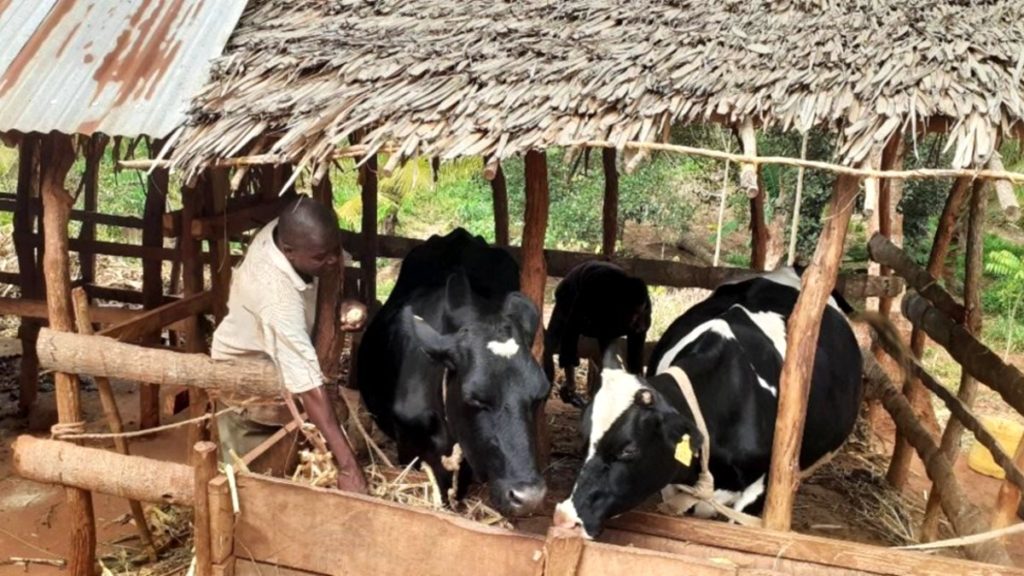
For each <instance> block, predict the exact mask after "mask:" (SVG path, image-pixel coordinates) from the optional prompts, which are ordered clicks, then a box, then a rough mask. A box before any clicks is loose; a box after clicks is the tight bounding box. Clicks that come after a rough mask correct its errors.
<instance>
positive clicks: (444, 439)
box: [358, 228, 551, 514]
mask: <svg viewBox="0 0 1024 576" xmlns="http://www.w3.org/2000/svg"><path fill="white" fill-rule="evenodd" d="M518 289H519V267H518V265H517V264H516V263H515V261H514V260H513V259H512V258H511V256H509V255H508V253H506V252H505V251H504V250H501V249H500V248H491V247H489V246H488V245H487V243H486V242H485V241H484V240H483V238H480V237H479V236H471V235H470V234H469V233H468V232H466V231H465V230H463V229H461V228H457V229H455V230H454V231H452V232H451V233H449V234H448V235H447V236H444V237H440V236H431V237H430V239H428V240H427V241H426V242H425V243H424V244H421V245H420V246H417V247H416V248H414V249H413V250H411V251H410V252H409V254H408V255H407V256H406V258H405V260H404V261H403V263H402V268H401V271H400V272H399V275H398V281H397V282H396V284H395V288H394V290H393V291H392V293H391V296H390V297H389V298H388V300H387V302H386V303H385V304H384V306H383V307H382V308H381V309H380V311H379V312H378V313H377V314H376V316H374V318H373V320H372V321H371V322H370V324H369V326H367V329H366V333H365V335H364V336H363V339H362V342H361V345H360V348H359V358H358V371H359V374H358V382H359V389H360V392H361V393H362V397H363V401H364V402H365V403H366V406H367V408H369V410H370V413H371V414H372V415H373V417H374V420H375V422H376V423H377V425H378V426H380V428H381V430H383V431H384V432H385V433H386V434H387V435H388V436H390V437H391V438H394V439H395V441H396V442H397V444H398V452H399V459H400V460H401V462H402V463H408V462H411V461H412V460H413V458H420V459H421V460H422V461H424V462H426V463H427V464H428V465H429V466H430V467H431V469H432V470H433V472H434V473H435V475H436V476H437V478H438V484H439V486H440V488H441V491H442V494H445V495H447V493H448V490H449V488H450V487H451V485H452V480H453V474H452V473H451V472H450V471H448V470H446V469H445V467H444V466H443V465H442V458H443V457H445V456H450V455H451V454H452V452H453V447H454V446H455V444H456V443H458V445H459V446H460V448H461V450H462V453H463V454H464V456H465V461H464V463H463V464H462V466H461V467H460V469H459V478H458V480H459V482H458V487H459V492H460V493H459V494H458V495H457V496H458V497H461V495H462V491H464V489H465V487H466V485H467V484H468V483H469V481H470V479H471V478H473V477H474V476H475V477H476V479H478V480H480V481H487V482H489V484H490V494H491V501H492V502H493V503H494V504H495V505H496V506H497V507H498V508H500V509H501V510H502V511H504V512H506V513H510V514H522V513H527V512H530V511H532V510H533V509H535V508H536V507H537V506H538V505H539V504H540V503H541V502H542V500H543V497H544V492H545V487H544V480H543V478H542V477H541V475H540V472H539V470H538V468H537V463H536V458H535V455H536V447H537V438H536V432H535V430H536V429H535V422H534V419H535V416H534V415H535V413H536V409H537V407H538V406H539V405H540V404H541V402H542V401H543V400H544V399H546V398H547V395H548V393H549V391H550V389H551V388H550V384H549V383H548V381H547V379H546V378H545V377H544V372H543V371H542V370H541V367H540V365H539V364H538V363H537V361H536V360H535V359H534V358H533V356H532V355H531V354H530V347H531V344H532V342H533V336H534V334H535V333H536V331H537V327H538V324H539V322H540V314H539V313H538V311H537V308H536V306H534V304H533V303H532V302H531V301H530V300H529V299H528V298H527V297H526V296H524V295H523V294H521V293H520V292H518Z"/></svg>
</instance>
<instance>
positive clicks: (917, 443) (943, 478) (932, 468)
mask: <svg viewBox="0 0 1024 576" xmlns="http://www.w3.org/2000/svg"><path fill="white" fill-rule="evenodd" d="M875 368H876V370H877V372H879V373H881V374H880V375H878V376H876V377H869V378H867V379H866V380H867V381H868V383H869V386H871V387H874V388H875V390H872V391H871V393H872V395H873V396H876V397H877V398H879V399H880V400H881V402H882V405H883V406H884V407H885V409H886V410H887V411H888V412H889V414H890V415H891V416H892V419H893V422H895V423H896V427H897V428H898V429H899V431H900V432H901V434H902V435H903V437H904V438H906V439H907V441H908V442H910V444H911V445H912V446H913V447H914V449H915V450H916V451H917V453H918V455H919V456H920V457H921V460H922V461H923V462H924V465H925V471H926V472H927V473H928V478H929V479H930V480H931V481H932V483H933V484H935V485H941V486H942V489H941V492H940V493H939V497H940V499H941V502H942V510H943V512H945V513H946V517H947V518H949V521H950V523H951V524H953V529H954V530H955V531H956V533H957V535H959V536H968V535H971V534H978V533H981V532H984V531H985V530H986V528H987V527H986V525H985V523H984V522H983V520H982V518H983V515H982V513H981V511H980V510H978V508H977V507H976V506H974V505H973V504H971V501H970V499H969V498H968V497H967V495H966V494H964V492H963V490H962V489H961V488H960V483H959V482H957V479H956V474H955V473H954V472H953V468H952V466H951V465H950V463H949V460H946V458H945V456H944V455H943V454H942V452H941V450H940V449H939V447H938V446H937V445H936V444H935V441H934V440H932V436H931V434H930V433H929V432H928V431H927V430H925V429H924V427H922V426H921V424H920V422H918V419H917V416H916V415H915V413H914V409H913V408H912V407H911V405H910V402H909V401H908V400H907V398H906V397H905V396H904V395H902V394H900V392H899V391H897V390H896V388H895V387H893V386H892V384H891V383H889V381H888V378H886V377H885V375H884V372H882V369H881V368H880V367H878V366H877V365H876V366H875ZM964 550H965V551H966V552H967V555H968V557H970V558H971V559H972V560H978V561H981V562H988V563H992V564H999V565H1002V566H1013V562H1012V561H1011V560H1010V557H1009V555H1008V554H1007V553H1006V549H1005V548H1003V546H1002V545H1001V544H999V542H998V541H994V540H988V541H985V542H981V543H978V544H973V545H970V546H965V547H964Z"/></svg>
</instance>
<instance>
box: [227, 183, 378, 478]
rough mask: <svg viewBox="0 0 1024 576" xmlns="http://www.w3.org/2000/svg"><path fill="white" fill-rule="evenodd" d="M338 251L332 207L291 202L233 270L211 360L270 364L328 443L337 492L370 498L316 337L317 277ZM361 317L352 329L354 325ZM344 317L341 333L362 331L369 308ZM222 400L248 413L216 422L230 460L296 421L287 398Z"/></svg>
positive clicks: (356, 306)
mask: <svg viewBox="0 0 1024 576" xmlns="http://www.w3.org/2000/svg"><path fill="white" fill-rule="evenodd" d="M340 252H341V242H340V234H339V233H338V222H337V219H336V216H335V215H334V213H333V212H332V211H331V210H330V209H329V208H327V207H326V206H324V205H322V204H320V203H318V202H315V201H313V200H310V199H308V198H304V197H301V196H300V197H299V198H298V199H297V200H295V201H294V202H292V203H291V204H289V205H288V206H287V207H286V208H285V209H284V211H283V212H282V213H281V215H280V217H278V218H277V219H276V220H274V221H272V222H270V223H269V224H267V225H266V226H265V227H264V228H263V229H262V230H260V231H259V233H257V234H256V237H255V238H254V239H253V241H252V244H250V246H249V249H248V251H247V253H246V255H245V259H244V260H243V261H242V263H241V265H239V266H238V268H236V269H235V271H234V275H233V278H232V280H231V294H230V296H229V298H228V314H227V316H225V317H224V320H223V321H222V322H221V324H220V326H218V327H217V330H216V331H215V332H214V334H213V344H212V346H211V356H212V357H213V358H214V359H218V360H219V359H237V358H267V359H270V360H272V361H273V362H274V364H275V365H276V366H277V368H278V371H279V373H280V375H281V380H282V384H283V386H284V390H282V392H285V390H287V392H288V393H291V394H293V395H295V396H297V397H298V398H299V399H300V400H301V401H302V407H303V408H305V410H306V414H307V415H308V416H309V419H310V421H312V422H313V424H314V425H315V426H316V427H317V429H319V430H320V433H321V434H322V435H323V437H324V440H326V441H327V447H328V449H329V450H330V451H331V453H332V454H333V455H334V458H335V460H336V462H337V464H338V488H340V489H342V490H348V491H353V492H364V493H365V492H366V480H365V479H364V478H363V474H362V471H361V470H360V468H359V466H358V464H357V463H356V460H355V457H354V456H353V454H352V449H351V448H350V447H349V445H348V443H347V442H346V441H345V437H344V436H343V435H342V432H341V427H340V426H339V425H338V420H337V417H336V415H335V413H334V410H333V409H332V407H331V404H330V401H329V400H328V397H327V394H326V391H325V390H324V387H323V380H324V377H323V373H322V372H321V371H320V364H319V362H318V361H317V355H316V350H315V349H314V348H313V343H312V341H311V339H310V334H311V333H312V330H313V320H314V319H315V317H316V295H317V280H316V279H317V277H318V276H320V275H322V274H323V273H325V272H327V271H328V270H330V269H331V268H332V267H334V266H336V265H337V263H338V258H339V254H340ZM353 310H358V312H355V313H353ZM356 317H358V320H356V321H355V322H354V323H353V322H351V321H350V320H349V318H356ZM341 318H342V329H343V330H347V331H353V330H358V329H359V328H361V326H362V324H363V323H364V322H365V319H366V311H365V308H362V304H360V303H358V302H354V301H351V302H350V301H346V302H345V303H344V304H343V306H342V314H341ZM329 320H334V319H329ZM221 401H222V402H223V403H225V404H227V405H229V406H241V407H243V408H244V411H243V412H242V413H235V412H228V413H226V414H224V415H223V416H222V417H220V418H219V419H218V427H217V429H218V432H219V434H220V441H221V457H222V459H225V460H226V461H227V459H228V458H230V456H229V449H234V451H235V453H236V454H239V455H241V454H245V453H246V452H248V451H249V450H251V449H253V448H254V447H256V446H257V445H259V443H261V442H262V441H263V440H265V439H267V438H268V437H269V436H270V435H271V434H273V433H274V432H275V431H276V430H277V429H278V428H280V427H281V426H283V425H284V424H287V423H288V422H289V421H290V420H291V419H292V416H291V413H290V412H289V410H288V407H287V406H286V405H285V404H284V402H283V398H277V399H275V400H271V401H268V400H266V399H262V401H260V402H256V401H254V400H253V399H250V398H240V397H237V396H234V395H232V394H230V393H223V394H222V395H221Z"/></svg>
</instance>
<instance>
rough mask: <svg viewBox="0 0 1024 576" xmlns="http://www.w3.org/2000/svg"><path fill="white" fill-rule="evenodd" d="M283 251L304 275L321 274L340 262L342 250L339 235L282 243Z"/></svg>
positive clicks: (293, 265)
mask: <svg viewBox="0 0 1024 576" xmlns="http://www.w3.org/2000/svg"><path fill="white" fill-rule="evenodd" d="M281 244H282V246H281V252H283V253H284V255H285V257H286V258H287V259H288V262H290V263H291V265H292V267H293V268H295V271H296V272H298V273H299V274H300V275H302V276H320V275H322V274H323V273H324V272H326V271H327V270H329V269H330V268H332V267H333V266H335V265H337V263H338V254H339V253H340V252H341V250H340V243H339V242H338V237H337V235H332V236H330V237H328V238H313V237H310V238H307V239H303V241H302V242H296V243H295V244H294V245H292V244H289V243H288V242H282V243H281Z"/></svg>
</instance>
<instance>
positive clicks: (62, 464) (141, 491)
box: [11, 435, 195, 575]
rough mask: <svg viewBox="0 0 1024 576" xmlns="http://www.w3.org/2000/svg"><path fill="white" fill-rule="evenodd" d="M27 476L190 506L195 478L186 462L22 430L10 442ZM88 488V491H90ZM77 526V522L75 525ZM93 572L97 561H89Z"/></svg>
mask: <svg viewBox="0 0 1024 576" xmlns="http://www.w3.org/2000/svg"><path fill="white" fill-rule="evenodd" d="M11 448H12V452H13V453H14V470H15V471H16V472H17V473H18V475H19V476H21V477H22V478H26V479H28V480H33V481H35V482H45V483H47V484H58V485H61V486H66V487H69V489H72V488H73V489H77V490H91V491H94V492H99V493H100V494H109V495H111V496H118V497H120V498H124V499H126V500H141V501H143V502H158V503H163V504H177V505H182V506H191V505H192V504H193V502H194V496H193V495H194V492H195V491H194V486H195V481H194V479H193V477H192V469H191V468H189V467H188V466H185V465H183V464H175V463H173V462H165V461H162V460H153V459H151V458H143V457H141V456H125V455H123V454H117V453H115V452H111V451H109V450H100V449H98V448H86V447H84V446H76V445H74V444H71V443H70V442H61V441H59V440H41V439H38V438H33V437H32V436H28V435H22V436H18V438H17V439H16V440H15V441H14V445H13V446H12V447H11ZM87 493H88V492H87ZM75 529H78V528H76V527H72V530H75ZM89 570H90V571H89V574H90V575H91V574H92V571H91V570H92V565H90V566H89Z"/></svg>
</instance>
